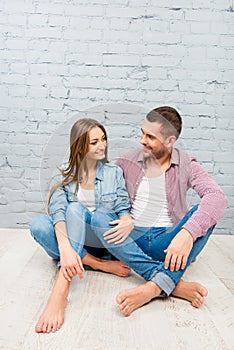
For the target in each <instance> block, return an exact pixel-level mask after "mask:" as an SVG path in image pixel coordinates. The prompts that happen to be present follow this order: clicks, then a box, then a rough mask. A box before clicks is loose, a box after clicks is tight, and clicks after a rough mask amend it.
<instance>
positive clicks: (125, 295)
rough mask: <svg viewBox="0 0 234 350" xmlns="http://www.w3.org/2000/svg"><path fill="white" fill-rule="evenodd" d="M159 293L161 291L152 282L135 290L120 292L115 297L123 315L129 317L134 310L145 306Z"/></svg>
mask: <svg viewBox="0 0 234 350" xmlns="http://www.w3.org/2000/svg"><path fill="white" fill-rule="evenodd" d="M160 293H161V289H160V288H159V287H158V286H157V285H156V284H155V283H154V282H151V281H148V282H146V283H145V284H141V285H140V286H138V287H136V288H132V289H128V290H124V291H122V292H121V293H120V294H119V295H118V296H117V297H116V301H117V303H118V304H119V308H120V310H121V312H122V313H123V315H124V316H129V315H131V313H132V312H133V311H134V310H136V309H138V308H140V307H141V306H143V305H145V304H147V303H148V302H149V301H150V300H152V299H153V298H156V297H157V296H159V295H160Z"/></svg>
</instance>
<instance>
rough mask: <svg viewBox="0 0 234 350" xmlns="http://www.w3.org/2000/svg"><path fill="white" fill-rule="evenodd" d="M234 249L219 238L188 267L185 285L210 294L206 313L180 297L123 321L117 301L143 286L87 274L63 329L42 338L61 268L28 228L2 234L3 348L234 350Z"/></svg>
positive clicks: (229, 239)
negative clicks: (39, 329)
mask: <svg viewBox="0 0 234 350" xmlns="http://www.w3.org/2000/svg"><path fill="white" fill-rule="evenodd" d="M233 251H234V236H217V235H213V236H212V237H211V239H210V241H209V242H208V244H207V246H206V247H205V249H204V251H203V252H202V253H201V255H200V256H199V257H198V259H197V261H196V262H195V263H193V264H192V265H191V266H190V267H189V268H188V270H187V272H186V274H185V276H184V278H185V280H187V281H194V280H196V281H198V282H200V283H202V284H204V285H205V286H206V287H207V288H208V290H209V295H208V297H207V298H206V301H205V303H204V305H203V306H202V307H201V308H200V309H195V308H193V307H192V306H191V305H190V304H189V303H188V302H186V301H184V300H180V299H177V298H167V299H161V300H159V299H156V300H154V301H152V302H150V303H149V304H148V305H146V306H144V307H143V308H141V309H139V310H137V311H136V312H134V313H133V314H132V315H131V316H130V317H128V318H124V317H123V316H122V314H121V313H120V311H119V310H118V307H117V304H116V303H115V297H116V295H117V293H118V292H119V291H120V290H122V289H126V288H131V287H134V286H136V285H138V284H139V283H142V281H143V280H142V279H141V278H140V277H138V276H137V275H136V274H134V273H132V274H131V276H129V277H127V278H120V277H116V276H113V275H109V274H104V273H100V272H93V271H86V272H85V279H84V280H83V281H80V280H79V279H78V278H75V279H74V280H73V281H72V285H71V291H70V296H69V303H68V306H67V309H66V317H65V324H64V325H63V327H62V328H61V329H60V331H58V332H56V333H51V334H36V333H35V332H34V326H35V323H36V321H37V319H38V317H39V315H40V313H41V311H42V309H43V306H44V305H45V303H46V300H47V298H48V296H49V293H50V291H51V289H52V286H53V283H54V280H55V277H56V273H57V268H56V265H55V263H54V262H53V261H52V260H51V259H50V258H49V257H48V256H47V255H46V254H45V253H44V251H43V250H42V249H41V248H40V247H39V246H38V245H37V244H36V243H35V242H34V241H33V239H32V238H31V237H30V234H29V231H28V230H10V229H0V278H1V290H0V298H1V299H0V312H1V315H0V322H1V323H0V324H1V327H0V329H1V332H0V334H1V335H0V349H3V350H19V349H23V350H50V349H51V350H52V349H53V350H55V349H56V350H60V349H66V350H70V349H80V350H115V349H116V350H117V349H118V350H133V349H134V350H148V349H153V350H177V349H178V350H187V349H189V350H190V349H191V350H193V349H196V350H203V349H204V350H207V349H208V350H209V349H212V350H233V349H234V335H233V333H234V332H233V330H234V298H233V293H234V274H233V270H234V264H233V260H234V259H233Z"/></svg>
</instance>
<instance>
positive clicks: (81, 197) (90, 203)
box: [77, 186, 96, 212]
mask: <svg viewBox="0 0 234 350" xmlns="http://www.w3.org/2000/svg"><path fill="white" fill-rule="evenodd" d="M77 199H78V201H79V202H80V203H81V204H83V205H84V206H85V207H86V208H87V209H88V210H89V211H91V212H93V211H95V210H96V206H95V197H94V190H85V189H84V188H81V187H80V186H79V189H78V193H77Z"/></svg>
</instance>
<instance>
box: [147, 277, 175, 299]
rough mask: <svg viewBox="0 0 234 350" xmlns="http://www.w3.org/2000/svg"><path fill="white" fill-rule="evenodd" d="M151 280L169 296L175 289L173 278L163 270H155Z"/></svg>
mask: <svg viewBox="0 0 234 350" xmlns="http://www.w3.org/2000/svg"><path fill="white" fill-rule="evenodd" d="M150 280H151V281H152V282H154V283H155V284H157V285H158V286H159V287H160V288H161V289H162V290H163V291H164V292H165V293H166V295H167V296H169V295H170V294H171V293H172V291H173V290H174V289H175V283H174V282H173V280H172V279H171V278H170V277H169V276H168V275H166V274H165V273H163V272H158V271H155V272H154V273H153V275H152V276H151V278H150Z"/></svg>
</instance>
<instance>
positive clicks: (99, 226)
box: [91, 207, 118, 235]
mask: <svg viewBox="0 0 234 350" xmlns="http://www.w3.org/2000/svg"><path fill="white" fill-rule="evenodd" d="M117 219H118V216H117V215H116V213H115V212H113V211H112V210H109V209H106V208H103V207H101V208H98V209H97V210H96V211H95V212H94V213H93V215H92V219H91V226H92V228H93V229H94V232H95V233H96V234H97V235H98V233H103V232H105V231H107V230H108V229H110V228H111V227H113V226H111V225H110V224H109V223H110V221H113V220H117Z"/></svg>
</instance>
